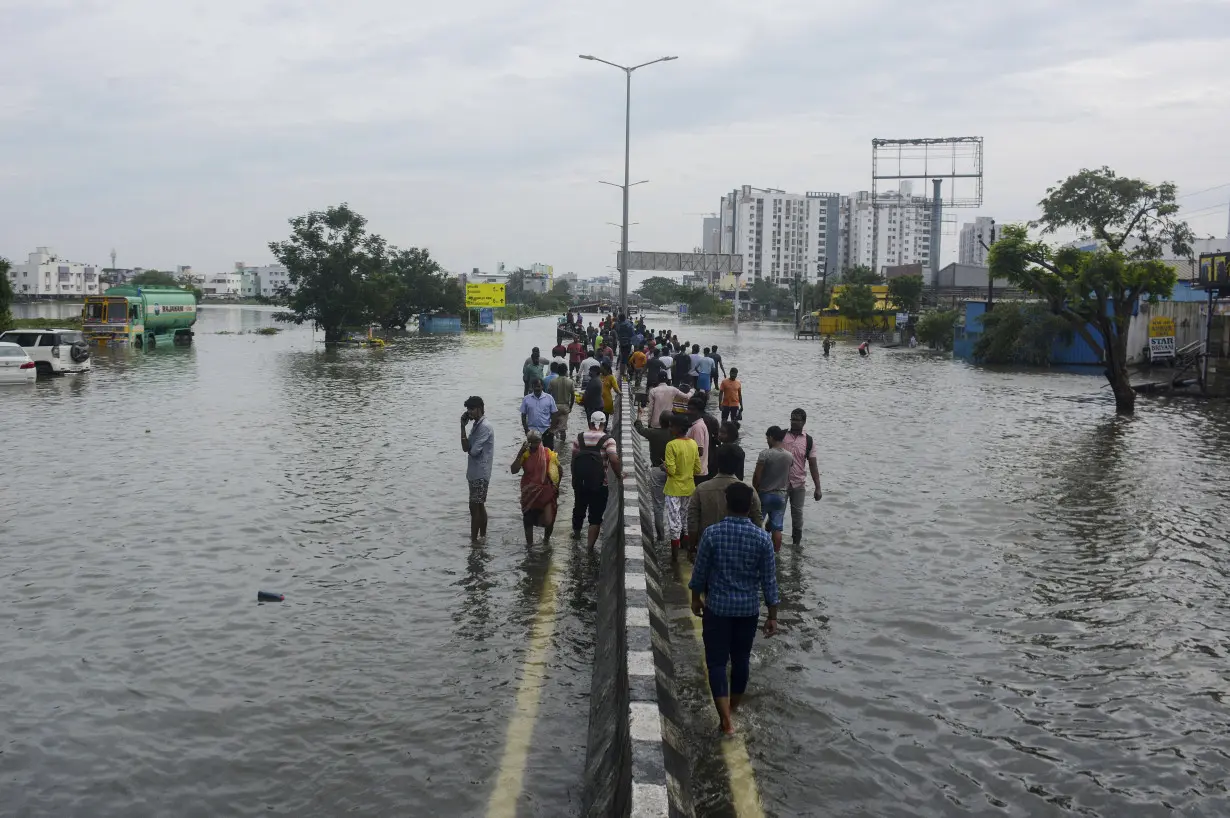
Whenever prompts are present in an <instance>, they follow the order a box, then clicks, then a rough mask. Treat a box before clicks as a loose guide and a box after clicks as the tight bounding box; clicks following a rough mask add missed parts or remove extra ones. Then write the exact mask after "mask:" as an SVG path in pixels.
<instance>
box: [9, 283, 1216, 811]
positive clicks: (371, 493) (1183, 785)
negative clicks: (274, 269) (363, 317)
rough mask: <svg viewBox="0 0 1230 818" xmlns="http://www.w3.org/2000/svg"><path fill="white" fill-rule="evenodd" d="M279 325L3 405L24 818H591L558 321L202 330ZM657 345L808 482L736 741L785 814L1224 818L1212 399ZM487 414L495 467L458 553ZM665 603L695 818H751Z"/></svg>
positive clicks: (713, 338) (232, 323)
mask: <svg viewBox="0 0 1230 818" xmlns="http://www.w3.org/2000/svg"><path fill="white" fill-rule="evenodd" d="M647 321H648V323H649V324H650V326H651V327H655V328H656V327H658V326H663V325H675V323H676V322H677V319H674V318H671V317H667V316H659V315H653V314H651V315H649V316H647ZM272 324H273V321H272V312H271V311H269V310H267V309H263V308H254V307H218V306H209V305H207V306H205V307H204V308H203V309H202V310H201V318H200V321H199V323H198V324H197V327H196V329H197V332H198V335H197V337H196V342H195V344H194V345H193V346H192V347H190V348H186V349H179V348H172V349H159V350H157V351H156V352H151V353H146V354H141V353H131V352H122V351H116V352H100V353H98V354H97V355H96V357H95V368H94V371H93V372H91V373H89V374H88V375H87V376H85V377H81V378H77V379H72V378H64V379H56V380H43V381H39V382H38V383H37V385H35V386H34V387H33V388H30V389H26V388H13V389H5V390H2V391H0V418H3V421H2V422H3V425H4V428H5V429H6V431H8V432H9V434H8V435H6V441H7V450H6V451H7V456H6V460H5V462H6V465H7V466H8V470H7V471H8V475H9V479H8V481H7V486H6V494H5V496H6V498H7V499H8V502H7V503H6V504H4V506H3V507H2V509H0V541H2V542H4V543H5V545H6V546H7V547H6V548H4V549H3V550H2V551H0V591H2V592H3V595H4V598H5V599H6V600H7V601H8V602H7V604H6V605H5V606H3V607H0V617H2V618H3V620H4V625H5V627H4V628H3V629H2V630H0V680H2V681H0V689H2V690H3V693H4V698H5V700H6V702H7V703H8V705H9V706H8V707H6V708H5V712H4V714H3V715H0V733H2V734H3V735H4V736H5V744H4V746H3V752H2V753H0V780H3V782H4V784H5V792H6V799H5V802H6V807H7V808H8V809H10V810H12V811H13V812H14V814H30V815H52V814H54V815H90V816H111V815H114V816H119V815H124V816H136V815H164V814H179V815H186V816H187V815H222V814H227V815H257V814H268V813H273V814H296V815H308V814H318V815H333V814H341V813H343V812H346V811H350V810H354V811H356V812H358V813H361V814H368V815H394V814H397V815H442V816H451V815H458V816H460V815H488V814H493V815H494V814H499V815H522V816H528V815H561V816H562V815H575V814H577V812H578V811H579V808H580V786H581V775H582V770H583V767H584V763H585V747H586V727H587V719H588V713H589V710H588V708H589V686H590V673H591V670H592V668H591V660H592V655H593V642H594V634H593V622H594V604H595V598H596V591H595V588H594V574H595V571H596V567H597V560H596V557H595V556H594V555H591V554H588V553H586V550H585V548H584V546H583V545H582V546H578V545H577V544H576V543H574V542H573V541H571V540H569V538H568V536H567V531H566V530H562V527H560V528H557V532H556V535H555V536H554V537H553V538H552V541H551V544H550V546H548V547H543V546H542V545H541V544H539V545H536V546H535V547H534V548H532V549H530V550H528V551H527V549H526V547H525V544H524V541H523V535H522V531H521V524H520V514H519V508H518V483H517V478H516V477H515V476H513V475H511V474H509V473H508V465H509V463H510V462H511V460H512V457H513V455H514V454H515V452H516V451H517V449H518V447H519V445H520V442H521V440H522V435H521V432H520V422H519V418H518V415H517V407H518V405H519V403H520V400H521V389H520V370H521V361H522V360H523V359H524V358H525V356H526V355H527V354H528V352H529V349H530V348H531V347H533V346H540V347H542V348H543V349H544V350H546V349H548V348H549V347H550V346H551V345H552V343H553V342H554V319H553V318H540V319H532V320H526V321H523V322H521V323H520V324H519V325H518V324H517V323H514V322H507V323H505V324H504V326H503V331H502V332H499V331H497V332H494V333H489V334H467V335H463V336H460V337H458V336H437V337H427V336H424V337H418V336H410V337H407V338H405V339H402V340H399V341H397V342H395V343H393V344H391V345H390V346H388V347H387V348H385V349H382V350H369V349H340V350H325V349H324V347H323V345H322V344H319V343H315V342H314V341H313V338H312V334H311V333H310V331H309V330H308V329H306V328H302V327H293V326H291V327H288V328H287V329H286V330H285V331H283V332H282V333H281V334H279V335H277V336H272V337H263V336H257V335H252V334H219V333H240V332H242V331H245V330H253V329H256V328H259V327H262V326H270V325H272ZM678 331H679V334H680V337H681V338H684V339H685V340H687V341H689V342H692V341H695V342H698V343H701V344H702V345H708V344H711V343H718V344H719V345H720V346H721V351H722V355H723V357H724V359H725V362H726V365H727V366H728V367H729V366H730V365H732V364H733V365H736V366H738V368H739V371H740V379H741V380H742V381H743V383H744V395H745V400H746V414H745V421H744V426H743V440H742V445H743V446H744V448H745V449H746V451H747V456H748V459H749V467H750V464H751V463H754V462H755V461H754V458H755V456H756V454H757V452H758V451H759V449H760V448H761V447H762V446H763V432H764V429H765V428H766V427H768V426H769V425H772V424H784V423H785V422H786V421H787V419H788V416H789V411H790V409H792V408H794V407H795V406H800V407H803V408H805V409H806V410H807V412H808V423H807V427H806V429H807V431H808V432H810V433H811V434H812V435H813V436H814V437H815V440H816V445H817V447H818V450H819V460H820V468H821V474H822V478H823V484H824V499H823V500H822V501H821V502H819V503H809V505H808V507H807V518H806V526H805V534H804V538H803V543H802V546H801V547H799V548H792V547H791V545H790V544H789V541H787V544H786V545H785V546H784V547H783V549H782V553H781V555H780V559H779V576H780V585H781V592H782V597H783V604H782V624H783V632H782V633H781V634H779V635H778V636H776V637H774V638H772V639H768V640H765V639H759V640H757V643H756V647H755V653H754V655H753V666H752V682H751V687H750V688H749V696H748V700H747V705H746V708H745V712H744V713H743V714H742V716H741V721H740V723H739V729H740V735H741V737H742V741H743V742H744V743H745V745H746V748H747V753H748V757H749V759H750V763H751V768H752V771H753V773H754V777H755V786H756V788H757V789H758V791H759V794H760V799H761V801H762V804H763V807H764V811H765V813H766V814H770V815H779V816H793V815H824V816H839V815H841V816H844V815H849V816H854V815H875V816H894V815H900V816H915V815H922V816H950V815H952V816H955V815H1011V816H1047V815H1056V816H1060V815H1076V814H1079V815H1089V816H1104V817H1106V818H1109V817H1110V816H1121V815H1127V814H1131V815H1134V816H1151V815H1173V814H1182V815H1184V816H1219V815H1225V814H1227V813H1228V812H1230V796H1228V795H1227V793H1226V790H1225V782H1226V770H1227V766H1228V765H1227V757H1228V756H1227V753H1228V752H1230V738H1227V736H1228V735H1230V729H1228V728H1230V718H1228V717H1227V714H1226V710H1225V705H1224V702H1223V697H1224V696H1225V692H1226V690H1227V689H1228V686H1227V670H1226V654H1227V652H1228V651H1230V638H1228V635H1227V629H1226V624H1225V616H1226V611H1227V609H1228V608H1230V592H1228V591H1227V573H1228V572H1230V557H1228V554H1227V549H1228V545H1230V543H1228V539H1227V535H1226V531H1227V527H1228V526H1227V523H1228V522H1230V512H1227V510H1226V502H1225V501H1226V498H1227V494H1228V493H1230V490H1228V489H1227V488H1226V486H1225V475H1227V474H1230V455H1228V454H1227V452H1228V451H1230V446H1228V445H1227V444H1230V431H1227V423H1228V421H1230V410H1228V408H1227V407H1226V406H1225V405H1223V404H1220V403H1214V402H1210V403H1197V402H1186V401H1171V402H1167V401H1155V400H1142V401H1141V403H1140V406H1139V411H1138V414H1137V415H1136V416H1135V417H1133V418H1119V417H1115V416H1114V413H1113V406H1112V404H1111V401H1110V397H1109V395H1108V394H1107V390H1104V389H1102V386H1103V384H1104V381H1103V380H1102V379H1101V378H1098V377H1089V376H1086V375H1080V374H1069V373H1061V372H1046V371H1035V372H1022V371H996V370H990V369H979V368H975V367H971V366H968V365H966V364H963V363H960V362H955V361H953V360H950V359H946V358H941V357H933V356H931V355H930V354H928V353H924V352H922V351H911V350H879V349H875V350H873V352H872V354H871V356H870V357H869V358H867V359H860V358H859V356H858V355H857V354H856V353H855V351H854V348H853V346H847V345H840V346H838V347H837V348H836V349H835V352H834V357H832V358H831V359H828V360H823V359H821V357H820V345H819V344H818V343H809V342H805V341H795V340H793V339H792V337H791V333H790V331H789V329H788V328H786V327H785V326H782V325H754V324H753V325H745V326H744V327H742V329H741V333H740V335H739V336H735V335H734V334H733V333H732V332H731V330H730V328H729V326H714V327H704V326H698V325H693V324H686V325H683V326H682V327H679V328H678ZM318 339H319V336H318V337H317V340H318ZM472 394H479V395H482V396H483V397H484V398H485V400H486V406H487V416H488V418H489V419H490V421H491V423H492V424H493V426H494V428H495V433H496V440H497V448H496V454H495V461H494V463H495V469H494V475H493V479H492V484H491V489H490V496H489V498H488V509H489V510H490V513H491V535H490V537H489V538H488V540H487V542H486V543H485V544H482V545H478V546H473V545H471V544H470V542H469V521H468V516H467V487H466V483H465V455H464V454H463V453H462V452H461V451H460V449H459V447H458V444H457V439H456V437H457V435H456V426H455V425H456V418H457V415H458V414H459V413H460V411H461V405H462V401H463V400H464V399H465V398H466V397H467V396H468V395H472ZM579 428H580V425H579V422H578V420H577V418H576V417H574V418H573V420H572V426H571V431H572V432H573V433H574V434H575V432H576V431H578V430H579ZM749 471H750V468H749ZM569 495H570V492H569V491H567V490H565V491H564V495H563V497H564V505H563V510H567V509H570V507H571V506H570V496H569ZM539 542H541V540H540V539H539ZM262 589H264V590H273V591H277V592H281V593H284V594H285V595H286V601H285V602H283V603H274V604H259V605H258V604H257V603H256V601H255V599H256V592H257V591H258V590H262ZM668 597H669V598H670V599H671V600H672V601H674V602H676V603H678V604H676V605H675V607H674V608H673V609H672V612H671V613H672V638H673V644H674V646H675V650H676V657H675V666H676V668H677V669H678V678H677V686H678V689H679V693H680V696H681V698H682V700H683V702H684V705H685V710H686V711H687V713H688V714H689V719H690V722H689V735H688V741H689V745H690V748H691V750H692V753H693V755H694V757H695V759H696V769H695V770H694V771H693V775H692V781H693V785H694V789H695V796H696V800H697V811H698V814H701V815H733V814H737V813H736V811H735V807H734V806H733V805H732V791H731V787H730V784H729V783H728V767H727V765H726V763H725V761H724V760H723V757H722V752H723V751H722V747H721V745H720V742H719V741H718V739H717V738H716V717H715V716H714V715H713V713H712V705H711V703H710V701H709V699H708V695H709V693H708V689H707V687H706V683H705V681H704V676H703V672H702V667H701V659H700V649H699V644H698V643H697V642H696V640H695V639H694V637H693V635H692V630H691V629H692V623H691V622H690V620H689V615H688V614H687V611H686V608H685V607H684V606H683V604H682V599H683V596H682V590H681V587H680V586H679V585H678V584H672V586H671V588H669V589H668ZM527 678H531V679H534V680H537V681H538V684H537V685H536V686H531V688H530V689H527V686H526V684H525V680H526V679H527Z"/></svg>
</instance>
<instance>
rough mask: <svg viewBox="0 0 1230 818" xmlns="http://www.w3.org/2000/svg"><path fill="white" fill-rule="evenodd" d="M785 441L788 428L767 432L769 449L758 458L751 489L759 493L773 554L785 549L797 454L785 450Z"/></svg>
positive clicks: (772, 427) (775, 428)
mask: <svg viewBox="0 0 1230 818" xmlns="http://www.w3.org/2000/svg"><path fill="white" fill-rule="evenodd" d="M785 439H786V430H785V429H783V428H782V427H780V426H770V427H769V430H768V431H767V432H765V444H766V445H767V446H768V448H766V449H765V450H764V451H762V452H761V453H760V456H759V457H757V458H756V471H754V472H753V473H752V487H753V488H755V489H756V491H757V492H759V493H760V507H761V508H762V509H764V515H765V522H766V523H767V527H768V529H769V534H770V535H771V536H772V538H773V550H774V551H780V550H781V547H782V529H783V528H785V527H786V496H787V494H788V492H789V489H790V469H791V468H792V467H793V466H794V455H792V454H791V453H790V452H788V451H786V450H785V449H784V448H782V441H783V440H785Z"/></svg>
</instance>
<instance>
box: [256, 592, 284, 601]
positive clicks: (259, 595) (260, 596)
mask: <svg viewBox="0 0 1230 818" xmlns="http://www.w3.org/2000/svg"><path fill="white" fill-rule="evenodd" d="M285 600H286V595H285V594H279V593H277V592H275V591H257V592H256V601H257V602H284V601H285Z"/></svg>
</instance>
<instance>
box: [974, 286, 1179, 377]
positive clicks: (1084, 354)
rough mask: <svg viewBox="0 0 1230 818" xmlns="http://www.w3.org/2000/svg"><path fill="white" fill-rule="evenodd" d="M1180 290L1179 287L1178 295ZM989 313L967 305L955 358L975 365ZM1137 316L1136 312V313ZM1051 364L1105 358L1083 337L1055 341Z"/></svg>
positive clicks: (979, 305)
mask: <svg viewBox="0 0 1230 818" xmlns="http://www.w3.org/2000/svg"><path fill="white" fill-rule="evenodd" d="M1177 290H1178V288H1176V292H1177ZM1109 307H1110V302H1107V308H1108V309H1109ZM986 311H987V305H986V302H985V301H969V302H966V304H965V321H964V323H961V324H958V325H957V329H956V332H955V334H954V336H953V344H952V354H953V355H954V356H955V357H957V358H960V359H962V360H964V361H970V362H973V360H974V344H976V343H978V339H979V337H981V336H982V316H983V315H985V314H986ZM1135 313H1136V311H1135V310H1134V311H1133V314H1135ZM1089 332H1090V334H1091V335H1092V336H1093V337H1094V338H1097V337H1098V331H1097V329H1095V328H1094V326H1093V325H1092V324H1090V325H1089ZM1051 363H1053V364H1062V365H1066V366H1100V365H1101V363H1102V359H1101V356H1100V355H1098V354H1097V352H1096V351H1095V350H1094V349H1093V348H1092V347H1090V346H1089V344H1088V343H1087V342H1086V341H1085V339H1084V338H1082V337H1080V335H1073V337H1072V343H1070V344H1066V343H1064V342H1063V341H1062V340H1056V341H1055V344H1054V345H1053V346H1052V347H1051ZM1099 371H1100V370H1099Z"/></svg>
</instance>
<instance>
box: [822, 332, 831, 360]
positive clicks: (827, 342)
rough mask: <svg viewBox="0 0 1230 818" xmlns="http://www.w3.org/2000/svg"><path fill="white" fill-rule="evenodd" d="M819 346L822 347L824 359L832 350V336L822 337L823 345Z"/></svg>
mask: <svg viewBox="0 0 1230 818" xmlns="http://www.w3.org/2000/svg"><path fill="white" fill-rule="evenodd" d="M821 346H823V347H824V357H826V358H827V357H829V350H830V349H832V348H833V336H832V335H826V336H824V343H823V344H821Z"/></svg>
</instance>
